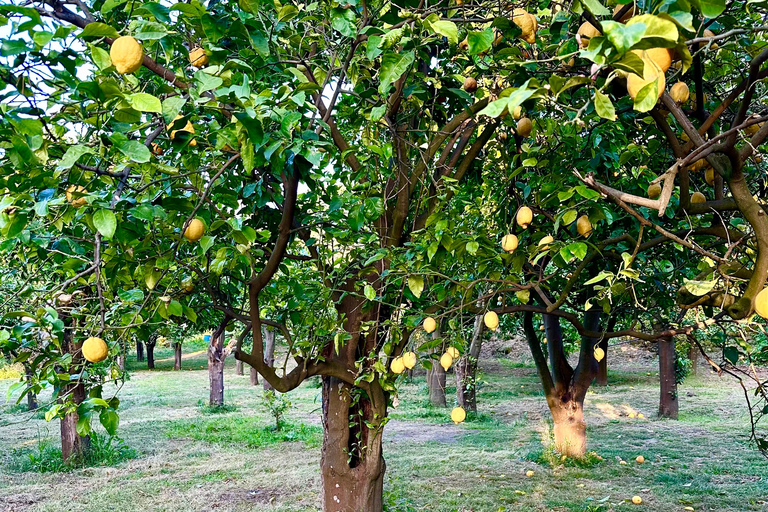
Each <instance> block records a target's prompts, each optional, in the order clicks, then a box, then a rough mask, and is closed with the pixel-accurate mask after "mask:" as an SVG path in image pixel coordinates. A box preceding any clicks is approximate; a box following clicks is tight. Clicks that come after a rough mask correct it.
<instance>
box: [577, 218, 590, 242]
mask: <svg viewBox="0 0 768 512" xmlns="http://www.w3.org/2000/svg"><path fill="white" fill-rule="evenodd" d="M576 231H578V232H579V234H580V235H581V236H583V237H584V238H589V235H591V234H592V223H591V222H589V217H587V216H586V215H582V216H581V217H579V220H577V221H576Z"/></svg>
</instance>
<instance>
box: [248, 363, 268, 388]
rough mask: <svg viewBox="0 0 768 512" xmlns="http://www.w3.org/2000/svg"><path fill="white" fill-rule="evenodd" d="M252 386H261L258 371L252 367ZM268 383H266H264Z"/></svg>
mask: <svg viewBox="0 0 768 512" xmlns="http://www.w3.org/2000/svg"><path fill="white" fill-rule="evenodd" d="M250 373H251V379H250V380H251V386H258V385H259V372H257V371H256V368H254V367H253V366H251V372H250ZM264 382H266V381H264Z"/></svg>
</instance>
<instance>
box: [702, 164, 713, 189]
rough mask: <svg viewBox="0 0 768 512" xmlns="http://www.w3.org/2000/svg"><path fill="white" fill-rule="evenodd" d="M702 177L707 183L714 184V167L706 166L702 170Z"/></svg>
mask: <svg viewBox="0 0 768 512" xmlns="http://www.w3.org/2000/svg"><path fill="white" fill-rule="evenodd" d="M704 179H705V180H706V181H707V183H708V184H709V185H710V186H711V185H714V184H715V169H714V168H712V167H707V170H706V171H704Z"/></svg>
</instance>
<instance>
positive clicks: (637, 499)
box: [632, 496, 643, 505]
mask: <svg viewBox="0 0 768 512" xmlns="http://www.w3.org/2000/svg"><path fill="white" fill-rule="evenodd" d="M642 502H643V498H641V497H640V496H632V503H634V504H635V505H640V504H641V503H642Z"/></svg>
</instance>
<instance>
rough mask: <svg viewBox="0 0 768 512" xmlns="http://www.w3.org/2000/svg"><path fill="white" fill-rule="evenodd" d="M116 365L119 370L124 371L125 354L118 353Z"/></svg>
mask: <svg viewBox="0 0 768 512" xmlns="http://www.w3.org/2000/svg"><path fill="white" fill-rule="evenodd" d="M117 367H118V368H120V370H121V371H125V354H118V356H117Z"/></svg>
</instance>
